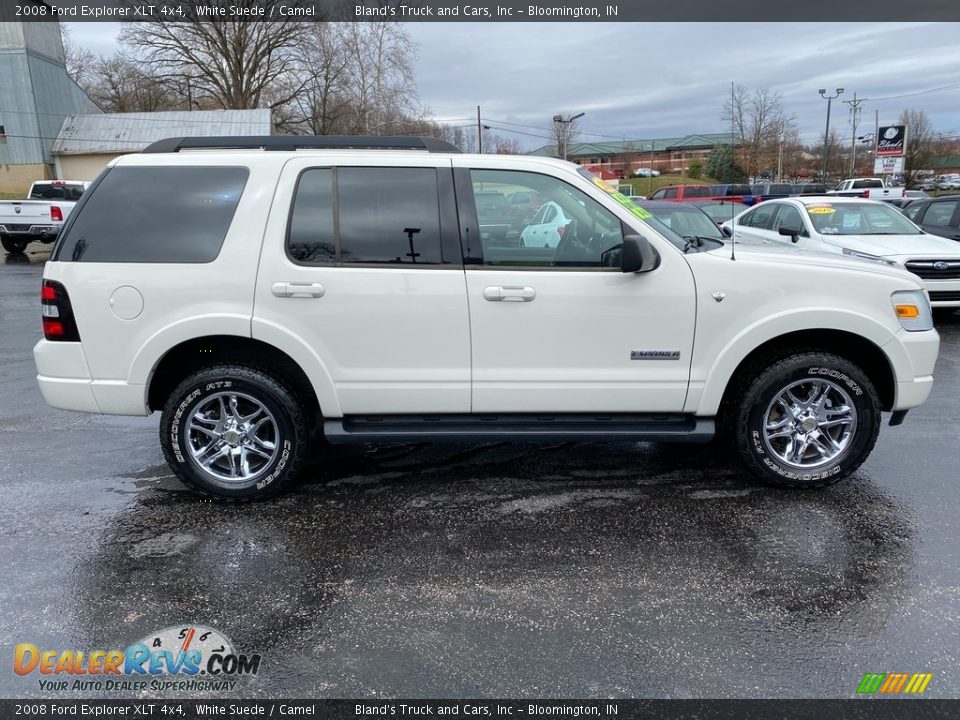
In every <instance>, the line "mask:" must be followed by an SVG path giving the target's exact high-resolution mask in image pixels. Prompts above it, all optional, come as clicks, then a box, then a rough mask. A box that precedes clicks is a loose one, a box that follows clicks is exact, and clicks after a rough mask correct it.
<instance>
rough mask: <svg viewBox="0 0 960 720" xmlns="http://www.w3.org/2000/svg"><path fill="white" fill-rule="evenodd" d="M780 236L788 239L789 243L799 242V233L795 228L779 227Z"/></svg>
mask: <svg viewBox="0 0 960 720" xmlns="http://www.w3.org/2000/svg"><path fill="white" fill-rule="evenodd" d="M780 234H781V235H783V236H785V237H788V238H790V242H799V240H800V231H799V230H797V228H792V227H781V228H780Z"/></svg>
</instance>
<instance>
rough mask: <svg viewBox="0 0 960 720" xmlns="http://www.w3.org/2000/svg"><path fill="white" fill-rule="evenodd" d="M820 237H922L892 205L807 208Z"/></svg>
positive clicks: (856, 204)
mask: <svg viewBox="0 0 960 720" xmlns="http://www.w3.org/2000/svg"><path fill="white" fill-rule="evenodd" d="M806 210H807V215H808V216H809V217H810V222H811V223H813V227H814V229H815V230H816V231H817V232H818V233H820V234H821V235H921V234H922V233H923V231H922V230H920V228H918V227H917V226H916V225H914V224H913V223H912V222H910V221H909V220H907V219H906V218H905V217H904V216H903V215H901V214H900V213H899V212H898V211H897V210H894V209H893V208H892V207H890V206H889V205H882V204H879V203H878V204H876V205H874V204H872V203H818V204H816V205H808V206H807V207H806Z"/></svg>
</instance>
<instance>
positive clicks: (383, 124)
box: [344, 22, 419, 134]
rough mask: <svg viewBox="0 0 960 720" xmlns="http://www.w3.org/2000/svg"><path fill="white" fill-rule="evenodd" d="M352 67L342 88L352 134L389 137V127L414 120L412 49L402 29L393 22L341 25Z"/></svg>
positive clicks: (415, 102)
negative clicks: (347, 105)
mask: <svg viewBox="0 0 960 720" xmlns="http://www.w3.org/2000/svg"><path fill="white" fill-rule="evenodd" d="M344 30H345V36H344V44H345V47H346V51H347V53H348V55H349V57H350V60H351V63H352V67H351V72H350V73H349V77H348V82H347V85H346V88H345V89H346V95H347V98H348V100H349V102H350V105H351V108H352V112H353V121H352V128H351V130H352V131H353V132H356V133H376V134H388V133H392V132H393V130H392V129H391V126H392V125H395V124H396V122H397V121H403V120H404V119H406V118H407V117H408V116H410V115H412V116H417V115H418V114H419V113H418V112H417V104H418V101H417V95H416V90H415V87H414V82H413V61H414V60H415V59H416V52H417V51H416V47H415V45H414V44H413V42H412V41H411V40H410V36H409V35H408V34H407V32H406V30H405V29H404V27H403V26H402V25H401V24H399V23H393V22H354V23H346V24H345V25H344Z"/></svg>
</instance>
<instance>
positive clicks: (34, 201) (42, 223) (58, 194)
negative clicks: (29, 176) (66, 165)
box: [0, 180, 90, 253]
mask: <svg viewBox="0 0 960 720" xmlns="http://www.w3.org/2000/svg"><path fill="white" fill-rule="evenodd" d="M89 185H90V183H88V182H84V181H80V180H38V181H37V182H35V183H33V184H32V185H31V186H30V191H29V192H28V193H27V199H26V200H0V244H2V245H3V249H4V250H6V251H7V252H9V253H22V252H23V251H24V250H25V249H26V247H27V245H28V244H30V243H31V242H34V241H39V242H44V243H50V242H53V241H54V240H55V239H56V237H57V234H58V233H59V232H60V228H61V227H62V226H63V223H64V221H66V219H67V216H68V215H69V214H70V211H71V210H73V206H74V205H76V204H77V201H78V200H79V199H80V196H81V195H83V192H84V190H86V189H87V187H88V186H89Z"/></svg>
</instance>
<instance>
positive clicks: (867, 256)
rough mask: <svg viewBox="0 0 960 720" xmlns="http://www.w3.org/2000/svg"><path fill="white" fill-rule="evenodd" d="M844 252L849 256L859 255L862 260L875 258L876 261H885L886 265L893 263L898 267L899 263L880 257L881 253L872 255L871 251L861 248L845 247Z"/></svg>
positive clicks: (892, 264)
mask: <svg viewBox="0 0 960 720" xmlns="http://www.w3.org/2000/svg"><path fill="white" fill-rule="evenodd" d="M843 254H844V255H847V256H849V257H857V258H860V259H861V260H873V261H874V262H878V263H883V264H884V265H891V266H892V267H898V264H897V262H896V261H894V260H888V259H887V258H884V257H880V256H879V255H871V254H870V253H865V252H860V251H859V250H851V249H850V248H843Z"/></svg>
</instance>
